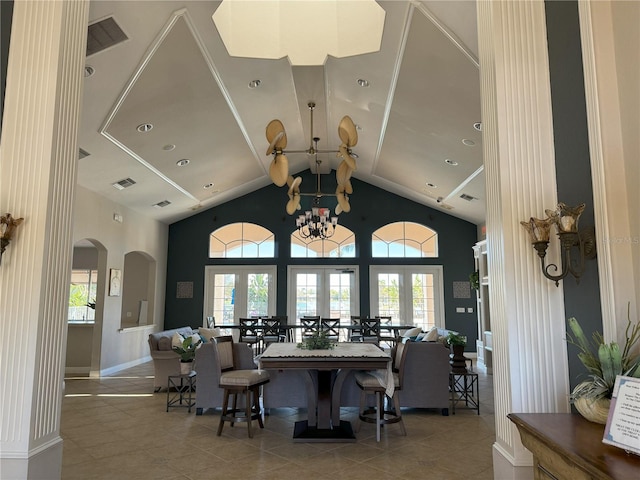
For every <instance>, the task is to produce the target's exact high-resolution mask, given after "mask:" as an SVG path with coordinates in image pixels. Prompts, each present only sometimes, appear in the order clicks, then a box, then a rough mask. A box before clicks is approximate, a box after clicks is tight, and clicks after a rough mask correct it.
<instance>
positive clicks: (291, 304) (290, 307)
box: [287, 265, 360, 323]
mask: <svg viewBox="0 0 640 480" xmlns="http://www.w3.org/2000/svg"><path fill="white" fill-rule="evenodd" d="M326 270H335V271H336V272H343V271H346V270H348V271H353V275H354V279H353V288H354V294H353V295H352V296H351V299H350V300H351V309H352V311H354V312H356V313H354V315H357V310H358V306H359V305H360V273H359V272H360V270H359V267H358V265H323V266H316V265H289V266H288V267H287V278H288V281H287V317H288V318H289V323H296V322H297V319H296V318H295V312H296V300H297V299H296V290H295V289H296V285H295V281H294V278H295V275H296V274H297V273H314V272H323V273H324V272H325V271H326ZM320 288H325V286H324V285H322V286H321V287H320ZM319 314H320V316H321V317H327V316H328V315H329V312H328V311H326V312H323V311H320V312H319Z"/></svg>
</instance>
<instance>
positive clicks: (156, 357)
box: [149, 327, 195, 392]
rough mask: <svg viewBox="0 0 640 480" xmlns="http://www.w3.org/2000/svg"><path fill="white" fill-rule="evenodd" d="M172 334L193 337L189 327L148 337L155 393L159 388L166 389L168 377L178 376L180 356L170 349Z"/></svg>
mask: <svg viewBox="0 0 640 480" xmlns="http://www.w3.org/2000/svg"><path fill="white" fill-rule="evenodd" d="M174 333H179V334H180V335H182V336H183V337H186V336H189V335H193V334H194V333H195V331H194V330H192V329H191V327H182V328H175V329H173V330H164V331H162V332H155V333H151V334H150V335H149V354H150V355H151V358H152V359H153V372H154V377H153V387H154V391H156V392H158V391H160V389H161V388H167V379H168V378H169V375H180V355H178V354H177V353H176V352H174V351H173V350H172V349H171V339H172V338H173V334H174Z"/></svg>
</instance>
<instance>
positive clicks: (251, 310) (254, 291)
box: [247, 273, 269, 317]
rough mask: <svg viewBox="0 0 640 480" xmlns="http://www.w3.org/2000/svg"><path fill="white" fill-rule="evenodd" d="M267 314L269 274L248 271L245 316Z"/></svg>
mask: <svg viewBox="0 0 640 480" xmlns="http://www.w3.org/2000/svg"><path fill="white" fill-rule="evenodd" d="M268 314H269V274H268V273H250V274H249V275H248V276H247V316H249V317H255V316H266V315H268Z"/></svg>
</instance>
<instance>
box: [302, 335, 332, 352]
mask: <svg viewBox="0 0 640 480" xmlns="http://www.w3.org/2000/svg"><path fill="white" fill-rule="evenodd" d="M335 346H336V342H334V341H333V340H331V339H330V338H328V337H327V332H325V331H318V332H314V333H313V335H310V336H308V337H307V338H305V339H304V340H303V341H302V342H300V343H299V344H298V348H302V349H304V350H330V349H332V348H334V347H335Z"/></svg>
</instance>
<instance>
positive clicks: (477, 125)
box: [473, 122, 482, 132]
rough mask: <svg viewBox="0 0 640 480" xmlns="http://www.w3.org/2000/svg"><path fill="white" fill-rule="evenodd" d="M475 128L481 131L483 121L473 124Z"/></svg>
mask: <svg viewBox="0 0 640 480" xmlns="http://www.w3.org/2000/svg"><path fill="white" fill-rule="evenodd" d="M473 128H475V129H476V130H478V131H479V132H481V131H482V122H476V123H474V124H473Z"/></svg>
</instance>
